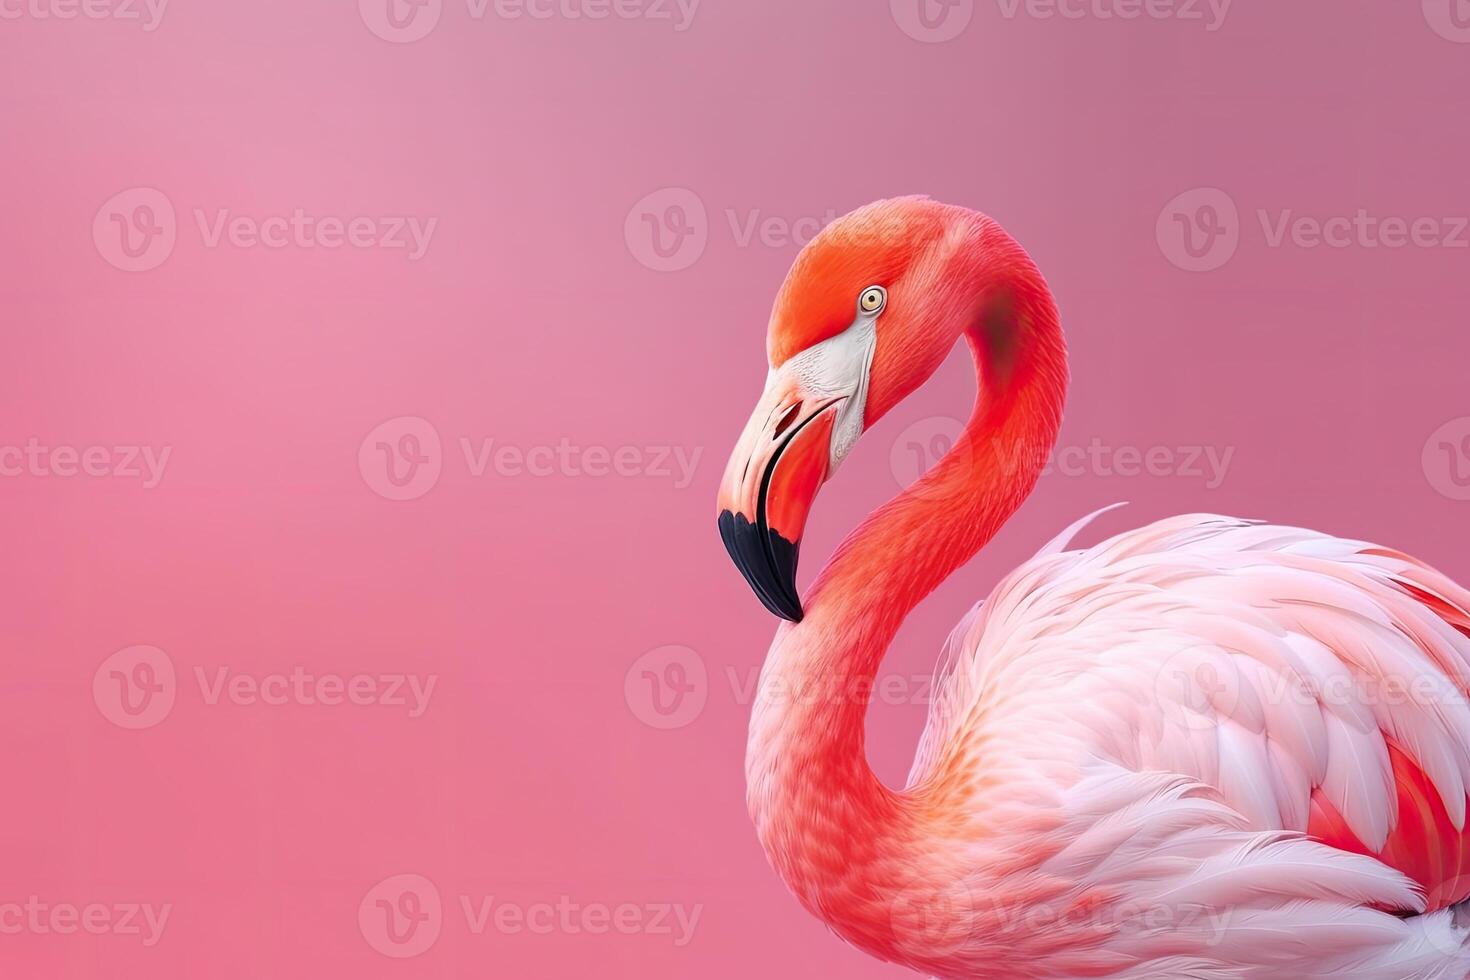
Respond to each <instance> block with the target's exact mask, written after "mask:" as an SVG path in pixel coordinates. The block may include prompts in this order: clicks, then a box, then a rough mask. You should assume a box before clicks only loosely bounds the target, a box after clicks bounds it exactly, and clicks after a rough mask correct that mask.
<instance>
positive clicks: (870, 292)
mask: <svg viewBox="0 0 1470 980" xmlns="http://www.w3.org/2000/svg"><path fill="white" fill-rule="evenodd" d="M886 305H888V290H886V289H884V288H883V287H882V286H869V287H868V288H867V289H864V290H863V294H862V295H861V296H859V297H858V309H859V310H861V311H862V312H864V313H867V314H869V315H872V314H874V313H879V312H881V311H882V309H883V307H884V306H886Z"/></svg>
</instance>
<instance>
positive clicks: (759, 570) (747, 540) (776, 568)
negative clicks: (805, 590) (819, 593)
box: [720, 510, 802, 623]
mask: <svg viewBox="0 0 1470 980" xmlns="http://www.w3.org/2000/svg"><path fill="white" fill-rule="evenodd" d="M720 539H721V540H722V541H724V542H725V550H726V551H728V552H729V553H730V559H731V560H732V561H734V562H735V567H736V568H738V569H740V572H741V574H742V575H744V576H745V581H746V582H748V583H750V587H751V589H752V590H753V591H754V592H755V594H756V597H757V598H758V599H760V601H761V603H762V604H763V605H764V606H765V607H766V608H767V609H769V610H770V611H771V612H772V613H774V614H775V615H777V616H780V617H781V618H782V619H784V620H787V621H789V622H792V623H799V622H801V618H802V609H801V599H800V598H798V597H797V595H796V559H797V553H798V551H799V550H800V546H801V542H800V541H796V542H792V541H787V540H786V539H785V538H783V537H782V536H781V535H780V534H778V533H776V532H775V531H772V530H769V529H766V528H763V527H761V526H760V525H759V524H752V523H751V522H750V521H749V520H747V519H746V517H745V515H744V514H733V513H731V512H730V511H728V510H724V511H721V512H720Z"/></svg>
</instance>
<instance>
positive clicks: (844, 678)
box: [746, 248, 1067, 955]
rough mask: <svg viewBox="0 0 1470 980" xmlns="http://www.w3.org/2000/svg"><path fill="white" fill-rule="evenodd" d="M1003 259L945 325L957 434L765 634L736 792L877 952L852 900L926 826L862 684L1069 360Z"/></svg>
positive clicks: (1002, 510) (992, 519) (997, 486)
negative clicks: (960, 342) (966, 362)
mask: <svg viewBox="0 0 1470 980" xmlns="http://www.w3.org/2000/svg"><path fill="white" fill-rule="evenodd" d="M1017 251H1018V252H1019V248H1017ZM1001 269H1002V270H1003V271H1001V272H1000V273H997V274H996V275H995V276H994V277H993V279H992V280H991V281H990V282H989V283H987V286H986V288H985V289H983V290H982V292H981V300H982V301H981V306H980V315H979V316H978V317H974V318H972V319H973V322H971V323H966V324H963V325H961V326H959V327H958V328H957V329H956V330H955V333H956V334H959V333H963V334H964V335H965V336H966V339H967V340H968V341H969V344H970V347H971V351H972V353H973V354H974V356H975V361H976V366H977V374H978V378H979V395H978V397H977V400H976V405H975V410H974V413H973V414H972V416H971V418H970V421H969V423H968V425H967V427H966V429H965V431H964V434H963V435H962V437H961V438H960V439H959V441H958V442H957V443H956V444H955V446H954V447H953V448H952V449H951V450H950V452H949V453H948V454H947V455H946V456H944V458H943V459H941V460H940V461H939V463H938V464H936V465H935V467H934V468H933V469H931V470H930V471H929V472H928V473H927V474H925V475H924V476H923V477H922V478H920V479H919V480H918V481H916V482H915V483H914V484H913V485H912V486H910V487H909V488H908V489H906V490H905V491H904V492H902V493H900V494H899V495H898V496H897V497H895V498H894V499H893V500H891V501H889V502H888V503H887V504H885V505H884V506H882V507H880V508H879V509H878V510H876V511H875V512H873V513H872V514H871V515H870V516H869V517H868V518H867V519H866V520H865V521H864V522H863V523H862V524H861V525H860V526H859V527H858V528H857V529H856V530H855V531H853V532H852V534H850V535H849V536H848V537H847V539H846V540H845V541H844V542H843V543H842V544H841V545H840V546H839V548H838V550H837V552H836V554H835V555H834V556H833V558H832V560H831V561H830V562H829V563H828V565H827V567H826V568H825V569H824V570H823V571H822V573H821V575H820V576H819V577H818V579H817V581H816V583H815V584H814V585H813V586H812V588H811V590H810V592H809V593H808V596H807V600H806V611H807V614H806V617H805V619H804V620H803V621H802V622H801V623H799V624H795V625H787V626H784V627H782V629H781V631H780V632H779V633H778V634H777V636H776V639H775V641H774V643H773V645H772V648H771V651H770V654H769V655H768V657H767V660H766V665H765V668H764V670H763V671H762V677H761V686H760V690H759V692H758V696H757V701H756V704H755V707H754V711H753V713H752V718H751V732H750V742H749V747H748V754H747V760H746V775H747V794H748V802H749V806H750V809H751V813H752V816H753V817H754V819H755V822H756V825H757V829H758V832H759V834H760V836H761V840H762V843H763V844H764V845H765V848H766V851H767V853H768V855H769V856H770V858H771V861H772V863H773V864H774V865H775V866H776V869H777V871H778V872H779V873H780V874H781V875H782V877H783V878H784V879H785V880H786V882H787V884H788V885H789V886H790V887H791V888H792V890H793V891H795V892H796V894H797V896H798V897H799V898H800V899H801V900H802V901H803V902H804V903H805V904H806V905H807V906H808V908H810V909H811V910H812V911H813V912H815V913H816V914H817V915H818V916H819V917H821V918H824V919H826V920H827V921H828V922H829V924H831V925H832V926H833V928H835V929H837V931H838V932H840V933H842V934H844V935H845V936H847V938H848V939H850V940H852V941H853V942H856V943H858V944H859V945H863V946H865V947H867V948H869V949H871V950H874V951H877V952H879V953H880V955H881V952H882V947H883V945H884V943H883V937H882V936H881V935H877V934H870V932H871V931H872V930H876V932H877V933H879V934H881V933H883V932H884V930H885V928H886V925H885V921H886V920H884V921H878V922H873V921H870V918H871V917H870V916H867V915H866V913H865V912H864V909H867V911H869V912H872V911H873V910H872V909H870V908H868V906H869V905H870V904H871V903H872V902H873V901H876V900H877V899H878V897H879V896H881V895H883V894H885V890H886V891H891V890H892V889H893V888H895V887H899V884H898V883H899V882H902V881H903V880H905V878H906V876H907V875H908V874H911V873H913V872H912V870H909V869H913V868H916V867H918V866H920V865H921V864H922V855H921V854H919V853H918V852H919V851H920V850H921V849H922V848H923V847H924V846H925V843H926V840H925V838H924V836H923V834H922V833H921V831H920V830H919V828H918V826H917V824H916V820H915V819H914V813H913V811H916V810H917V806H916V803H917V801H915V800H914V799H912V798H911V797H909V796H908V795H906V794H905V793H902V792H895V791H893V790H891V789H889V788H888V787H886V786H884V785H883V784H882V782H881V781H880V780H879V779H878V778H877V777H876V776H875V775H874V774H873V772H872V770H871V769H870V768H869V766H868V763H867V758H866V752H865V739H864V725H865V716H866V712H867V704H868V701H869V700H870V698H869V697H868V695H869V694H870V693H871V692H872V690H873V686H874V682H875V678H876V676H877V672H878V667H879V665H880V663H881V661H882V658H883V655H884V653H885V652H886V651H887V649H888V646H889V644H890V643H891V641H892V639H893V637H894V635H895V634H896V633H897V631H898V628H899V626H900V625H901V624H902V623H903V621H904V619H905V618H906V617H907V615H908V613H909V612H910V610H912V609H913V608H914V606H916V605H917V604H918V603H919V602H920V601H921V600H922V599H923V598H924V597H925V596H927V595H928V594H929V593H930V592H931V591H933V590H934V589H935V588H936V587H937V586H938V585H939V584H940V583H941V582H943V581H944V580H945V579H946V578H948V577H949V575H950V574H951V573H953V572H954V571H955V570H956V569H957V568H959V567H960V566H961V565H963V564H964V563H965V562H967V561H969V560H970V558H972V557H973V556H974V555H975V554H976V553H977V552H978V551H979V550H980V549H981V548H982V547H984V545H985V544H986V543H987V542H989V541H990V539H991V538H992V537H994V535H995V533H996V532H997V531H998V530H999V529H1000V528H1001V526H1002V525H1004V524H1005V522H1006V521H1007V520H1008V519H1009V518H1010V516H1011V515H1012V514H1013V513H1014V512H1015V511H1016V510H1017V509H1018V508H1019V507H1020V505H1021V503H1022V502H1023V501H1024V500H1025V499H1026V497H1027V496H1028V495H1029V494H1030V492H1031V490H1032V488H1033V487H1034V486H1035V483H1036V480H1037V478H1038V477H1039V476H1040V473H1041V471H1042V469H1043V467H1044V465H1045V461H1046V458H1047V455H1048V454H1049V453H1050V451H1051V449H1052V447H1053V445H1054V444H1055V442H1056V436H1057V432H1058V429H1059V428H1060V424H1061V407H1062V401H1063V399H1064V397H1065V391H1066V382H1067V369H1066V352H1065V345H1064V343H1063V340H1062V335H1061V328H1060V325H1059V323H1058V318H1057V313H1056V308H1055V305H1054V303H1053V302H1052V299H1051V295H1050V293H1049V291H1048V290H1047V289H1046V286H1045V284H1044V283H1043V282H1042V280H1041V277H1040V275H1039V273H1037V272H1036V271H1035V267H1034V266H1032V265H1031V264H1030V260H1029V259H1028V258H1026V257H1025V255H1024V253H1020V255H1019V258H1018V259H1015V260H1013V261H1012V262H1010V263H1006V264H1003V265H1001ZM855 844H856V845H860V846H853V845H855ZM885 861H887V862H891V866H888V867H880V865H881V864H882V863H883V862H885ZM858 896H869V898H868V899H860V898H859V897H858ZM875 914H876V913H875ZM878 917H879V919H881V918H882V916H881V915H879V916H878Z"/></svg>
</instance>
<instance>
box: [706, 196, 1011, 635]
mask: <svg viewBox="0 0 1470 980" xmlns="http://www.w3.org/2000/svg"><path fill="white" fill-rule="evenodd" d="M991 226H992V223H991V222H990V220H989V219H988V218H985V217H984V216H982V215H980V214H977V213H976V212H973V211H969V210H967V209H965V208H960V207H954V206H951V205H945V204H940V203H938V202H936V201H931V200H929V199H927V198H898V199H894V200H889V201H879V202H877V203H875V204H870V205H868V206H866V207H864V208H860V209H859V210H857V211H854V212H852V213H851V214H848V215H846V216H844V217H842V218H839V219H838V220H837V221H835V222H833V223H832V224H830V225H828V226H827V227H826V228H825V229H823V231H822V232H821V233H820V234H819V235H817V236H816V237H815V238H814V239H813V240H812V241H811V242H810V244H808V245H807V246H806V247H805V248H804V249H803V250H802V252H801V254H800V255H798V256H797V259H796V262H795V264H794V265H793V266H792V269H791V272H790V273H789V274H788V275H787V278H786V282H785V283H784V284H783V285H782V287H781V291H780V293H779V294H778V295H777V297H776V304H775V308H774V310H773V311H772V314H771V323H770V328H769V331H768V334H767V338H766V350H767V357H768V360H769V363H770V372H769V374H768V375H767V377H766V386H765V391H764V392H763V393H762V395H761V398H760V401H759V403H758V404H757V405H756V409H755V412H754V414H753V415H752V416H751V418H750V421H749V423H747V425H746V426H745V431H744V433H743V434H742V435H741V437H740V441H739V443H738V444H737V445H736V447H735V451H734V454H733V455H732V456H731V457H730V463H729V465H728V467H727V468H726V470H725V475H724V479H723V480H722V481H721V485H720V496H719V526H720V536H721V537H722V538H723V539H724V542H725V548H726V550H728V551H729V553H730V557H731V558H732V559H733V560H734V562H735V564H736V566H737V567H739V569H740V571H741V572H742V573H743V574H744V575H745V579H746V581H747V582H749V583H750V586H751V588H752V589H754V590H755V594H756V595H757V596H758V597H759V598H760V600H761V602H762V603H764V604H765V606H766V608H767V609H769V610H770V611H771V612H773V613H775V614H776V615H777V616H780V617H781V618H783V619H787V620H790V621H792V622H800V621H801V618H802V607H801V600H800V598H799V597H798V595H797V591H796V564H797V555H798V552H799V550H800V546H801V534H802V530H803V528H804V527H805V525H806V519H807V515H808V513H809V512H810V510H811V505H812V501H813V500H814V499H815V497H816V494H817V491H818V490H819V489H820V488H821V486H822V484H823V483H825V482H826V481H827V480H828V479H829V478H830V477H831V476H832V474H833V473H834V472H836V470H837V467H838V466H839V465H840V464H841V463H842V460H843V459H844V458H845V457H846V456H847V454H848V453H849V452H851V450H852V447H853V446H854V445H855V444H856V442H857V440H858V437H859V436H860V435H862V433H863V432H864V430H866V429H867V428H868V427H869V426H871V425H872V424H873V423H875V422H876V421H877V420H878V419H879V418H881V417H882V416H883V414H884V413H886V412H887V411H888V410H889V409H890V408H892V407H893V406H894V405H895V404H897V403H898V402H899V401H901V400H902V399H903V398H904V397H905V396H906V395H908V394H909V393H910V392H911V391H912V390H913V389H914V388H916V387H918V386H919V385H920V384H922V383H923V382H924V381H925V380H927V379H928V377H929V376H930V375H931V374H933V372H934V371H935V369H936V368H938V366H939V364H940V363H941V362H942V361H943V360H944V358H945V356H946V355H947V354H948V352H949V350H950V349H951V348H952V347H953V346H954V343H955V340H956V339H957V337H958V336H959V333H960V331H961V330H962V329H963V328H964V326H965V325H966V319H965V318H966V315H969V316H973V315H974V314H975V312H976V307H975V304H976V303H978V301H979V292H980V290H981V288H982V285H983V283H984V281H985V277H984V274H983V273H984V266H985V261H986V259H985V254H984V253H985V249H983V248H982V247H980V246H981V244H982V239H983V237H984V233H985V232H986V231H987V229H988V228H989V227H991Z"/></svg>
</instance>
